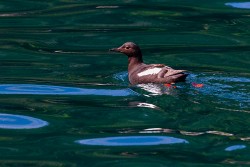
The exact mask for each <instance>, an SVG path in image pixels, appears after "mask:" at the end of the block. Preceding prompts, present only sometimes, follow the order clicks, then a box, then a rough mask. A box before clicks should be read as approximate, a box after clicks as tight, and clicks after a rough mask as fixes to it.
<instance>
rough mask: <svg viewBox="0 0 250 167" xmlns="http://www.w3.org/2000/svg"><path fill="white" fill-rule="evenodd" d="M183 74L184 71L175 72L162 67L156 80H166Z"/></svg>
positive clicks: (169, 68)
mask: <svg viewBox="0 0 250 167" xmlns="http://www.w3.org/2000/svg"><path fill="white" fill-rule="evenodd" d="M183 72H185V70H175V69H173V68H171V67H167V66H166V67H164V68H162V69H161V71H160V72H159V73H158V75H157V78H167V77H170V76H173V75H177V74H180V73H183Z"/></svg>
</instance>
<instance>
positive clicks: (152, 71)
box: [137, 68, 161, 77]
mask: <svg viewBox="0 0 250 167" xmlns="http://www.w3.org/2000/svg"><path fill="white" fill-rule="evenodd" d="M160 71H161V68H151V69H148V70H146V71H143V72H140V73H138V74H137V75H138V76H139V77H141V76H145V75H153V74H157V73H159V72H160Z"/></svg>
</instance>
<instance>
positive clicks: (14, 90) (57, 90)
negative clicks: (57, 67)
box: [0, 84, 138, 96]
mask: <svg viewBox="0 0 250 167" xmlns="http://www.w3.org/2000/svg"><path fill="white" fill-rule="evenodd" d="M0 94H15V95H18V94H22V95H23V94H26V95H99V96H135V95H138V93H136V92H134V91H132V90H131V89H128V88H127V89H114V90H113V89H89V88H75V87H64V86H52V85H35V84H2V85H0Z"/></svg>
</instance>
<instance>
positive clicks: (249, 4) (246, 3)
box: [225, 2, 250, 9]
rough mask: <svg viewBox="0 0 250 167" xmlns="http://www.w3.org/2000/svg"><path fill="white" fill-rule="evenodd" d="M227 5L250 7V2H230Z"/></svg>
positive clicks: (242, 7)
mask: <svg viewBox="0 0 250 167" xmlns="http://www.w3.org/2000/svg"><path fill="white" fill-rule="evenodd" d="M225 5H226V6H232V7H234V8H241V9H250V2H228V3H225Z"/></svg>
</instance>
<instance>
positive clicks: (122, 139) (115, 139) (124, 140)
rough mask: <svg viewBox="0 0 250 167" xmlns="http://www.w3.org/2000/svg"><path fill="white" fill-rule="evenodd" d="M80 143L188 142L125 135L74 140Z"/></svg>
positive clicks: (104, 144) (159, 137)
mask: <svg viewBox="0 0 250 167" xmlns="http://www.w3.org/2000/svg"><path fill="white" fill-rule="evenodd" d="M76 142H77V143H79V144H82V145H97V146H152V145H161V144H178V143H189V142H188V141H187V140H184V139H180V138H175V137H168V136H126V137H105V138H94V139H84V140H78V141H76Z"/></svg>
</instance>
